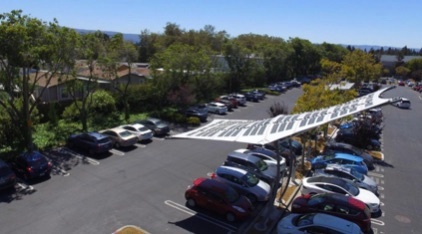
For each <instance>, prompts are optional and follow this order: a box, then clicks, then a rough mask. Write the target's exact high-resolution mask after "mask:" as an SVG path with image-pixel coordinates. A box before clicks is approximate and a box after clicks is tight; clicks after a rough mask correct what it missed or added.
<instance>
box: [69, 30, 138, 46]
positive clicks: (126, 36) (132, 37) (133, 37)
mask: <svg viewBox="0 0 422 234" xmlns="http://www.w3.org/2000/svg"><path fill="white" fill-rule="evenodd" d="M75 31H76V32H78V33H80V34H87V33H93V32H96V31H97V30H88V29H77V28H75ZM101 32H103V33H105V34H107V35H109V36H110V37H112V36H114V35H116V34H117V33H119V32H112V31H101ZM123 39H125V40H126V41H131V42H134V43H138V42H139V34H130V33H123Z"/></svg>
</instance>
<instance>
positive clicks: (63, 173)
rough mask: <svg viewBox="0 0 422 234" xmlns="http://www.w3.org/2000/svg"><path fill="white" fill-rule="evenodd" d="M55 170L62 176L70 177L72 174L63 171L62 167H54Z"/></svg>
mask: <svg viewBox="0 0 422 234" xmlns="http://www.w3.org/2000/svg"><path fill="white" fill-rule="evenodd" d="M53 170H54V171H58V172H59V173H60V174H61V175H62V176H70V173H69V172H67V171H66V170H63V169H62V168H61V167H57V166H54V167H53Z"/></svg>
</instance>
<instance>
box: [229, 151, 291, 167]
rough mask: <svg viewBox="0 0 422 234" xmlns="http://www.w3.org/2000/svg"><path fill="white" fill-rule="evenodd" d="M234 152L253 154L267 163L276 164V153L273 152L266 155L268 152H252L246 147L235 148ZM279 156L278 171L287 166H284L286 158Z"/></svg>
mask: <svg viewBox="0 0 422 234" xmlns="http://www.w3.org/2000/svg"><path fill="white" fill-rule="evenodd" d="M234 152H237V153H242V154H250V155H253V156H255V157H258V158H260V159H262V160H264V161H265V162H267V163H270V164H273V165H277V159H276V158H277V154H276V153H275V152H274V155H271V156H270V155H268V154H264V153H259V152H254V151H251V150H248V149H237V150H235V151H234ZM279 158H280V171H281V172H282V171H285V170H286V168H287V166H286V159H285V158H283V157H281V156H279Z"/></svg>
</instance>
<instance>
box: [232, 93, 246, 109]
mask: <svg viewBox="0 0 422 234" xmlns="http://www.w3.org/2000/svg"><path fill="white" fill-rule="evenodd" d="M230 96H232V97H234V98H236V100H237V103H238V105H239V106H246V97H245V95H243V94H239V93H232V94H230Z"/></svg>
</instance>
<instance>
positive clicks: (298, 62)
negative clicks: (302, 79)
mask: <svg viewBox="0 0 422 234" xmlns="http://www.w3.org/2000/svg"><path fill="white" fill-rule="evenodd" d="M288 43H289V45H290V46H291V47H292V48H293V51H294V53H292V54H290V57H289V58H288V61H289V63H290V64H291V69H292V71H291V74H293V75H294V76H306V75H312V74H316V73H318V72H319V71H320V60H321V54H320V52H319V50H318V49H317V48H316V46H314V45H312V43H311V42H310V41H308V40H303V39H300V38H291V39H290V40H289V41H288Z"/></svg>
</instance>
